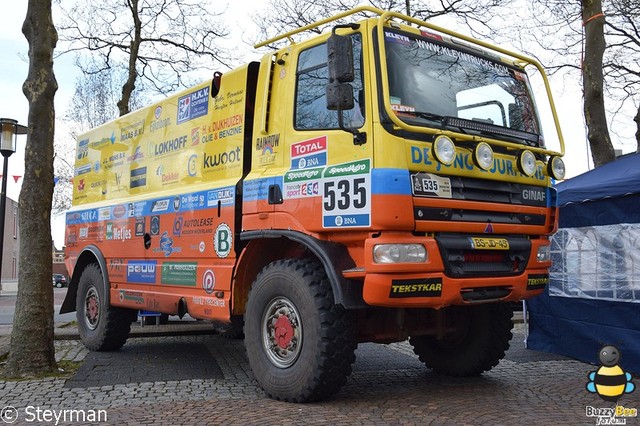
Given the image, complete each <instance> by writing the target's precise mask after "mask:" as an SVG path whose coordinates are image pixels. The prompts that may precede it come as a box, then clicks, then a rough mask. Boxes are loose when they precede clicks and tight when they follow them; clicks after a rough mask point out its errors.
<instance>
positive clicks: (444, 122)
mask: <svg viewBox="0 0 640 426" xmlns="http://www.w3.org/2000/svg"><path fill="white" fill-rule="evenodd" d="M403 113H405V114H412V115H415V116H416V117H419V118H424V119H425V120H431V121H435V122H437V123H438V124H439V125H440V127H442V128H445V127H455V128H456V129H458V131H460V132H461V133H467V132H466V131H464V128H463V127H460V126H456V125H454V124H452V123H450V121H451V120H452V119H455V118H456V117H450V116H447V115H440V114H434V113H433V112H424V111H403Z"/></svg>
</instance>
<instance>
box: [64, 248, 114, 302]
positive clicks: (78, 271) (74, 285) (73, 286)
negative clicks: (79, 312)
mask: <svg viewBox="0 0 640 426" xmlns="http://www.w3.org/2000/svg"><path fill="white" fill-rule="evenodd" d="M92 263H97V264H98V268H100V272H101V273H102V285H103V286H104V294H105V297H106V302H107V303H110V301H109V286H108V285H107V283H108V282H109V276H108V271H107V261H106V260H105V258H104V256H103V255H102V252H101V251H100V249H99V248H98V247H96V246H94V245H90V246H87V247H85V248H84V249H82V252H81V253H80V255H79V256H78V260H77V261H76V264H75V266H74V268H73V274H72V276H71V279H70V280H69V285H68V288H67V295H66V296H65V298H64V302H62V306H61V307H60V313H61V314H66V313H69V312H75V310H76V296H77V294H78V282H79V281H80V275H82V271H84V268H85V266H87V265H90V264H92Z"/></svg>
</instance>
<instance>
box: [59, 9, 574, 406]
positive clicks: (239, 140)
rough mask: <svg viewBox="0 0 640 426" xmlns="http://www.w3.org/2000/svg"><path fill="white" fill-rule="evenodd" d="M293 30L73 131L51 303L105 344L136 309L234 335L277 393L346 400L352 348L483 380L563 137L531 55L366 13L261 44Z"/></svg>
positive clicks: (92, 343) (540, 272)
mask: <svg viewBox="0 0 640 426" xmlns="http://www.w3.org/2000/svg"><path fill="white" fill-rule="evenodd" d="M363 15H366V16H363ZM357 20H358V22H356V21H357ZM320 27H325V28H327V30H326V31H325V32H324V33H321V34H320V35H318V34H317V32H318V31H317V30H318V29H319V28H320ZM307 30H316V31H315V32H314V33H315V35H314V36H313V38H309V39H307V40H305V41H301V42H295V43H294V42H291V43H286V39H289V40H291V39H292V37H294V36H297V35H298V34H300V33H303V32H305V31H307ZM283 41H285V43H286V45H285V46H284V47H282V48H280V49H279V50H273V51H269V53H267V54H265V55H264V56H263V57H262V59H261V60H260V61H256V62H251V63H247V64H245V65H243V66H240V67H238V68H236V69H233V70H231V71H228V72H225V73H220V72H217V71H216V72H214V73H213V74H212V76H213V77H212V79H211V80H209V81H206V82H204V83H202V84H199V85H197V86H195V87H192V88H190V89H188V90H185V91H182V92H180V93H177V94H175V95H173V96H170V97H168V98H166V99H163V100H161V101H159V102H157V103H155V104H153V105H151V106H149V107H146V108H143V109H140V110H138V111H134V112H131V113H130V114H127V115H125V116H123V117H120V118H118V119H117V120H115V121H112V122H109V123H106V124H104V125H102V126H100V127H98V128H95V129H93V130H91V131H89V132H88V133H86V134H84V135H82V136H80V137H79V139H78V141H77V158H76V165H75V177H74V180H73V183H74V193H73V208H72V209H71V210H70V211H69V212H68V213H67V215H66V261H67V264H68V267H69V270H70V271H72V276H71V280H70V284H69V290H68V292H67V297H66V299H65V301H64V304H63V306H62V309H61V312H63V313H64V312H71V311H74V310H75V311H76V312H77V319H78V329H79V333H80V336H81V339H82V341H83V342H84V344H85V345H86V346H87V347H88V348H89V349H91V350H95V351H106V350H115V349H118V348H120V347H121V346H122V345H123V344H124V343H125V341H126V339H127V336H128V334H129V331H130V325H131V323H132V321H134V320H135V318H136V315H137V313H138V312H139V311H153V312H158V313H163V314H166V315H179V316H183V315H186V314H188V315H190V316H191V317H193V318H196V319H201V320H209V321H211V322H213V323H215V324H217V326H218V327H219V326H220V325H221V324H222V325H225V324H226V325H228V326H229V328H230V329H231V328H233V327H236V328H237V327H243V329H242V331H243V333H244V344H245V347H246V352H247V358H248V361H249V364H250V366H251V368H252V370H253V373H254V374H255V378H256V379H257V381H258V383H259V384H260V386H261V387H262V388H263V389H264V390H265V392H266V393H267V394H268V395H269V396H271V397H273V398H277V399H280V400H285V401H294V402H304V401H314V400H321V399H323V398H327V397H329V396H331V395H333V394H335V393H336V392H337V391H338V390H339V389H340V387H341V386H342V385H343V384H344V383H345V382H346V380H347V378H348V376H349V374H350V373H351V369H352V364H353V362H354V361H355V354H354V353H355V352H354V351H355V349H356V346H357V344H358V343H360V342H379V343H390V342H400V341H405V340H408V341H409V343H410V344H411V345H412V346H413V349H414V351H415V353H416V354H417V356H418V357H419V359H420V360H421V361H422V362H423V363H424V364H425V365H426V366H427V367H428V368H431V369H433V370H434V371H437V372H440V373H444V374H449V375H453V376H475V375H479V374H481V373H483V372H485V371H488V370H490V369H491V368H492V367H494V366H495V365H497V363H498V362H499V361H500V359H502V358H503V357H504V354H505V350H506V349H507V348H508V346H509V340H510V339H511V329H512V309H511V306H512V304H513V302H517V301H521V300H523V299H527V298H530V297H533V296H536V295H538V294H540V292H541V291H542V290H543V288H544V287H545V285H546V284H547V282H548V271H549V267H550V265H551V262H550V256H549V236H550V235H551V234H552V233H553V232H554V231H555V229H556V223H557V215H558V209H557V207H556V204H557V203H556V195H555V191H554V189H553V187H552V184H553V181H554V180H557V179H561V178H562V177H563V175H564V164H563V162H562V159H561V156H562V154H563V153H564V143H563V140H562V135H561V132H560V128H559V123H558V118H557V115H556V112H555V107H554V104H553V100H552V98H551V91H550V88H549V83H548V81H547V78H546V77H545V74H544V70H543V69H542V67H541V65H540V64H539V63H538V62H537V61H536V60H535V59H533V58H529V57H526V56H523V55H521V54H518V53H516V52H511V51H509V50H506V49H504V48H501V47H497V46H492V45H491V44H489V43H486V42H483V41H480V40H475V39H473V38H470V37H468V36H465V35H462V34H458V33H456V32H454V31H452V30H450V29H448V28H444V27H439V26H435V25H433V24H430V23H427V22H423V21H421V20H418V19H414V18H412V17H409V16H404V15H401V14H398V13H395V12H388V11H382V10H379V9H375V8H372V7H360V8H357V9H354V10H351V11H348V12H344V13H341V14H338V15H336V16H334V17H332V18H328V19H324V20H321V21H318V22H316V23H314V24H312V25H307V26H305V27H301V28H299V29H297V30H294V31H291V32H288V33H286V34H283V35H281V36H279V37H276V38H273V39H270V40H266V41H265V42H264V43H261V44H259V45H257V46H256V47H262V46H273V45H274V44H277V43H279V42H280V43H282V42H283ZM274 49H275V48H274ZM531 70H533V72H534V73H535V74H539V75H541V76H542V79H541V80H542V84H541V86H542V90H541V91H540V93H542V94H543V96H542V97H543V98H544V99H545V103H544V104H545V105H547V106H548V109H550V110H551V112H552V114H551V115H550V118H548V122H549V124H551V126H550V127H551V129H552V133H554V140H556V141H559V143H557V145H558V148H555V149H551V148H549V147H548V146H547V144H546V143H545V138H544V136H543V134H542V120H541V118H540V114H539V113H538V107H537V106H536V104H535V103H534V98H533V90H532V87H533V85H532V84H531V83H530V80H529V77H528V74H527V72H528V71H531ZM540 105H543V104H540ZM555 133H557V135H555Z"/></svg>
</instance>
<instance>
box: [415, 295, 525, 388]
mask: <svg viewBox="0 0 640 426" xmlns="http://www.w3.org/2000/svg"><path fill="white" fill-rule="evenodd" d="M448 309H451V310H455V312H452V314H453V316H454V317H455V318H456V327H455V328H456V331H455V332H454V333H451V334H449V335H445V337H444V338H443V339H440V340H439V339H437V338H436V337H433V336H414V337H411V338H410V339H409V342H410V343H411V345H412V346H413V352H415V354H416V355H418V357H419V358H420V361H422V362H423V363H424V364H425V365H426V366H427V367H429V368H431V369H433V370H434V371H436V372H439V373H443V374H448V375H450V376H458V377H468V376H478V375H480V374H482V373H483V372H485V371H489V370H491V369H492V368H493V367H495V366H496V365H498V363H499V362H500V360H501V359H502V358H504V355H505V351H506V350H507V349H509V341H510V340H511V337H512V334H511V329H512V328H513V321H512V320H511V317H512V316H513V311H512V309H511V306H510V305H509V304H507V303H495V304H487V305H478V306H454V307H451V308H448Z"/></svg>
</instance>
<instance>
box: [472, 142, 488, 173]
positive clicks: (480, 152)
mask: <svg viewBox="0 0 640 426" xmlns="http://www.w3.org/2000/svg"><path fill="white" fill-rule="evenodd" d="M473 162H474V163H475V164H476V166H478V167H480V168H481V169H482V170H489V169H490V168H491V166H492V165H493V149H491V145H489V144H488V143H486V142H480V143H479V144H478V145H477V146H476V149H474V150H473Z"/></svg>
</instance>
